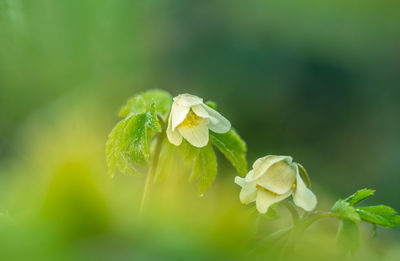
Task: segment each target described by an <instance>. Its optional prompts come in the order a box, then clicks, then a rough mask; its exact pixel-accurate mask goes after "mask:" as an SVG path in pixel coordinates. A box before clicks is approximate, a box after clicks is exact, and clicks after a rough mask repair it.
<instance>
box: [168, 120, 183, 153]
mask: <svg viewBox="0 0 400 261" xmlns="http://www.w3.org/2000/svg"><path fill="white" fill-rule="evenodd" d="M171 122H172V114H170V115H169V118H168V127H167V137H168V140H169V142H171V143H172V144H174V145H175V146H179V145H181V143H182V135H181V134H180V133H179V132H178V130H172V123H171Z"/></svg>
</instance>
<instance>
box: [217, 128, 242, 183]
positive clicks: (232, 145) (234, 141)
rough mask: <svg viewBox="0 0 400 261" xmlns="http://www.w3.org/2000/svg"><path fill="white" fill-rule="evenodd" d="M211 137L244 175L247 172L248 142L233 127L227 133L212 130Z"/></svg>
mask: <svg viewBox="0 0 400 261" xmlns="http://www.w3.org/2000/svg"><path fill="white" fill-rule="evenodd" d="M210 139H211V142H212V144H214V146H215V147H217V149H218V150H219V151H221V152H222V154H224V156H225V157H226V158H227V159H228V160H229V162H230V163H231V164H232V165H233V166H234V167H235V168H236V171H237V172H238V173H239V174H240V175H241V176H244V175H246V173H247V160H246V151H247V147H246V143H245V142H244V140H242V139H241V138H240V136H239V135H238V134H237V133H236V131H234V130H233V129H231V130H230V131H228V132H226V133H215V132H212V131H210Z"/></svg>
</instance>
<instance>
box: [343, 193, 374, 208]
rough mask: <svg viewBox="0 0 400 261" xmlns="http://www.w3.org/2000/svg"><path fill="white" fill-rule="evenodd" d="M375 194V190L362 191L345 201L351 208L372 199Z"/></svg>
mask: <svg viewBox="0 0 400 261" xmlns="http://www.w3.org/2000/svg"><path fill="white" fill-rule="evenodd" d="M374 194H375V190H372V189H361V190H359V191H357V192H356V193H354V194H353V195H351V196H350V197H348V198H346V199H345V201H347V202H349V204H350V205H351V206H355V205H356V204H358V203H360V202H361V201H363V200H365V199H367V198H369V197H371V196H372V195H374Z"/></svg>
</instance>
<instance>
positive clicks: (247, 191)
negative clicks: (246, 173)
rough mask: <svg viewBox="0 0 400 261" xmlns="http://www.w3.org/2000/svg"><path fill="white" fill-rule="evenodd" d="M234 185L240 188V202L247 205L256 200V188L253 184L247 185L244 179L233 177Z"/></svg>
mask: <svg viewBox="0 0 400 261" xmlns="http://www.w3.org/2000/svg"><path fill="white" fill-rule="evenodd" d="M235 183H236V184H238V185H239V186H241V187H242V190H241V191H240V202H242V203H243V204H249V203H251V202H253V201H255V200H256V196H257V188H256V184H255V183H254V182H252V183H247V182H246V180H245V179H244V178H241V177H235Z"/></svg>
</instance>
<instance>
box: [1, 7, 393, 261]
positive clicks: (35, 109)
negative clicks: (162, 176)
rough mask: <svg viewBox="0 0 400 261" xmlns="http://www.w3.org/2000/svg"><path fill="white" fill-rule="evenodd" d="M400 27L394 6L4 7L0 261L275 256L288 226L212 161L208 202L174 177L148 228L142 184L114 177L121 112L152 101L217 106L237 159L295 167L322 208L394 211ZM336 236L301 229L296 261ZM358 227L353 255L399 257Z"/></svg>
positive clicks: (161, 190)
mask: <svg viewBox="0 0 400 261" xmlns="http://www.w3.org/2000/svg"><path fill="white" fill-rule="evenodd" d="M399 15H400V3H399V2H398V1H395V0H385V1H373V0H364V1H348V0H347V1H344V0H335V1H333V0H332V1H331V0H327V1H314V0H304V1H276V0H272V1H254V0H249V1H232V0H229V1H227V0H221V1H209V0H206V1H183V0H164V1H157V0H146V1H122V0H113V1H111V0H84V1H82V0H68V1H55V0H35V1H27V0H0V256H1V257H0V259H1V260H204V259H210V260H235V259H240V260H242V259H247V258H248V257H249V256H251V257H252V259H254V260H258V259H260V260H261V259H263V260H266V259H267V260H268V258H270V260H274V259H271V258H273V257H272V256H271V255H270V253H269V252H268V251H269V248H271V247H270V246H268V245H262V240H261V239H260V238H262V235H266V234H267V232H268V231H273V230H274V229H275V228H277V227H282V226H285V225H287V224H288V223H290V221H289V220H287V219H286V218H285V217H286V216H287V213H286V212H285V211H284V210H279V209H278V210H279V211H280V212H281V213H280V214H281V215H282V216H283V217H282V218H280V219H273V218H266V219H264V218H262V219H261V221H260V220H258V219H257V220H258V221H256V219H254V215H252V214H249V207H247V206H244V205H241V204H240V202H239V200H238V193H239V188H238V187H237V186H236V185H235V184H234V183H233V178H234V176H235V175H236V174H235V172H234V170H233V168H232V167H230V166H229V164H227V162H226V161H225V160H224V159H223V157H219V174H218V178H217V181H216V182H215V183H214V184H213V186H212V187H211V189H210V190H209V191H208V192H207V193H206V194H205V195H204V197H199V196H198V195H197V189H196V185H195V184H191V183H188V182H187V179H186V177H185V173H180V171H178V169H173V170H171V171H170V172H171V173H170V175H169V178H168V179H166V180H165V181H164V182H162V183H160V184H156V185H155V189H154V190H153V192H152V195H151V202H150V203H149V206H148V209H149V210H148V213H147V214H146V218H145V219H143V218H139V217H138V215H137V212H138V206H139V200H140V195H141V192H142V188H143V183H144V178H138V177H128V176H122V175H117V176H116V177H115V178H114V179H113V180H111V179H109V177H108V176H107V169H106V164H105V156H104V144H105V141H106V138H107V135H108V133H109V132H110V130H111V129H112V127H113V126H114V124H115V123H116V122H117V121H118V119H117V116H116V114H117V112H118V110H119V108H120V106H122V105H123V103H124V102H125V101H126V100H127V99H128V98H129V97H130V96H132V95H134V94H135V93H137V92H140V91H144V90H148V89H154V88H160V89H165V90H167V91H169V92H171V93H172V94H173V95H177V94H180V93H184V92H188V93H191V94H195V95H198V96H201V97H204V99H206V100H207V99H210V100H213V101H215V102H217V103H218V106H219V110H220V111H221V113H222V114H223V115H225V116H226V117H227V118H228V119H230V120H231V122H232V124H233V126H235V128H236V129H237V130H238V132H239V133H240V134H241V136H242V137H243V138H244V139H245V140H246V141H247V145H248V149H249V154H248V159H249V163H250V164H251V163H252V162H253V161H254V160H255V159H256V158H258V157H261V156H264V155H267V154H288V155H292V156H293V157H294V158H295V160H296V161H298V162H301V163H302V164H303V165H304V166H305V167H306V168H307V169H308V171H309V173H310V175H311V178H312V181H313V185H314V191H315V192H316V194H317V195H318V197H319V201H320V205H319V208H320V209H329V208H330V206H331V205H332V204H333V202H334V201H335V200H336V199H337V198H339V197H346V196H347V195H349V194H351V193H353V192H354V191H355V190H357V189H359V188H363V187H369V188H373V189H376V190H377V193H376V196H375V197H374V198H373V199H372V200H370V201H369V202H370V203H385V204H389V205H391V206H393V207H394V208H396V209H400V192H399V189H398V184H399V183H400V173H399V167H398V166H399V161H398V157H399V155H400V137H399V133H400V117H399V112H400V88H399V82H400V69H399V68H400V19H399ZM219 156H221V155H219ZM279 211H278V212H279ZM257 222H258V223H259V224H258V225H255V224H256V223H257ZM255 227H258V228H255ZM336 227H337V223H336V222H335V221H333V220H326V221H321V222H318V224H316V225H315V226H313V227H312V228H311V229H310V234H309V235H308V236H306V237H305V238H304V240H303V241H302V242H300V244H299V246H298V250H297V251H296V252H295V253H296V258H297V260H299V259H300V260H303V259H304V260H305V259H312V260H313V259H315V260H321V258H323V259H324V260H330V259H329V258H332V260H337V259H338V256H337V253H336V252H335V246H334V244H335V243H334V239H335V233H336V232H335V231H336ZM256 230H257V231H256ZM361 231H362V235H363V238H364V240H363V242H362V246H361V249H360V251H359V253H358V254H357V256H356V258H358V259H366V260H399V257H400V247H399V245H400V244H399V242H400V241H399V237H400V235H399V232H398V231H389V230H386V229H378V237H377V238H374V239H370V238H369V233H370V232H369V227H368V226H361ZM258 239H259V240H258ZM260 242H261V243H260ZM256 246H257V247H256ZM252 247H254V248H256V250H254V249H253V248H252Z"/></svg>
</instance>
